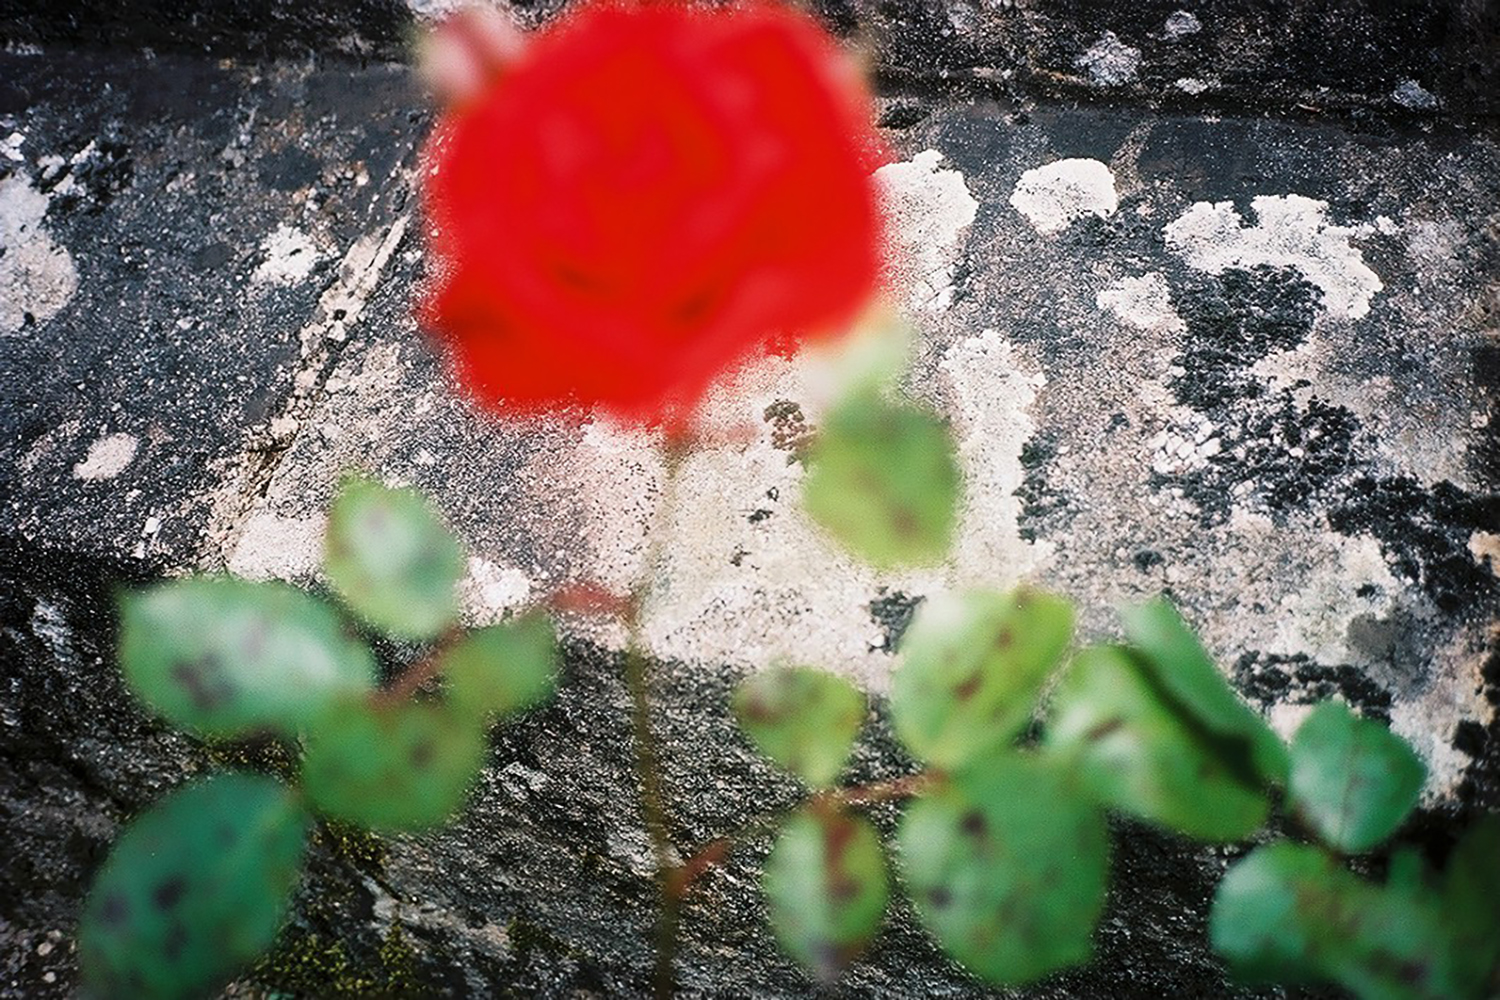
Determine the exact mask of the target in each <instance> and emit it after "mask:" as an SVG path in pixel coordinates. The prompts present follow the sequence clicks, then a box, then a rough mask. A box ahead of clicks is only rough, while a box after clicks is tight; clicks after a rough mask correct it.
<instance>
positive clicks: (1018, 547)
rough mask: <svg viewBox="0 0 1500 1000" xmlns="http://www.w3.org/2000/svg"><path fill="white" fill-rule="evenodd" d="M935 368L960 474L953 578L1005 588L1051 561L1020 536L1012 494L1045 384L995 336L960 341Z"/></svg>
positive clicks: (1044, 548)
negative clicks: (948, 409)
mask: <svg viewBox="0 0 1500 1000" xmlns="http://www.w3.org/2000/svg"><path fill="white" fill-rule="evenodd" d="M941 367H942V371H943V374H944V376H945V377H946V380H947V382H948V387H949V391H950V393H951V395H952V400H953V412H952V417H953V423H954V428H955V430H956V432H957V436H958V456H959V460H960V463H961V466H962V468H963V473H964V504H963V507H962V508H961V510H960V514H959V525H958V538H957V541H956V542H955V543H954V546H953V559H952V561H953V579H954V580H955V581H956V582H958V583H961V584H963V585H985V586H996V587H1002V588H1003V587H1008V586H1010V585H1012V584H1014V583H1016V582H1017V581H1019V580H1020V579H1022V578H1023V577H1024V576H1026V575H1027V574H1028V573H1030V572H1031V571H1032V570H1033V569H1035V568H1036V567H1037V566H1039V565H1040V564H1041V563H1043V562H1044V561H1045V560H1046V559H1047V558H1048V556H1049V555H1050V554H1051V547H1050V546H1049V545H1047V544H1046V543H1037V544H1033V543H1031V542H1027V541H1026V540H1024V539H1023V538H1022V537H1021V535H1020V530H1019V528H1018V522H1019V520H1020V517H1021V500H1020V498H1019V497H1017V496H1016V495H1015V493H1016V490H1017V489H1019V488H1020V486H1021V482H1022V480H1023V479H1024V478H1025V475H1026V471H1025V469H1024V468H1023V467H1022V465H1021V449H1022V448H1023V447H1024V446H1025V444H1026V442H1027V441H1028V440H1029V439H1030V438H1031V436H1032V435H1033V434H1034V433H1036V422H1035V420H1034V419H1033V417H1032V415H1031V410H1032V407H1033V404H1034V403H1035V402H1036V397H1037V393H1038V392H1040V391H1041V389H1042V387H1043V386H1044V385H1045V384H1046V381H1047V380H1046V378H1045V377H1044V376H1043V375H1042V373H1041V367H1040V366H1039V365H1038V364H1036V363H1035V361H1034V360H1033V359H1031V358H1029V357H1027V356H1026V355H1024V354H1023V353H1022V352H1021V351H1020V350H1018V349H1017V348H1015V347H1014V346H1013V345H1012V344H1011V343H1010V342H1009V341H1008V340H1006V339H1005V338H1004V337H1002V336H1001V335H1000V334H999V333H998V332H997V331H995V330H986V331H984V332H983V333H981V334H979V335H978V336H975V337H969V338H967V339H965V340H962V341H960V342H959V343H958V344H956V345H955V346H954V347H952V348H951V349H950V350H949V351H948V353H947V355H946V356H945V357H944V358H943V361H942V366H941Z"/></svg>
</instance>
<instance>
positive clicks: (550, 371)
mask: <svg viewBox="0 0 1500 1000" xmlns="http://www.w3.org/2000/svg"><path fill="white" fill-rule="evenodd" d="M455 37H457V43H456V44H457V45H458V46H459V48H462V47H463V46H464V45H467V46H469V48H470V49H472V50H474V52H479V53H480V54H479V55H478V56H474V55H473V52H471V53H470V55H471V56H473V58H471V59H470V60H469V62H468V63H467V64H464V63H460V64H459V65H460V67H461V68H462V69H463V70H464V71H463V72H454V73H450V78H458V79H462V80H465V81H468V82H467V84H466V85H465V86H464V87H461V88H459V89H461V90H465V91H466V96H465V97H464V99H462V100H459V101H458V102H457V103H455V105H454V106H453V107H452V108H451V109H450V110H449V111H448V112H447V113H446V114H445V116H444V118H443V119H442V121H441V122H440V123H439V125H438V127H437V129H436V131H435V132H434V135H433V138H432V139H431V141H430V143H429V146H428V148H427V151H426V166H427V168H428V169H427V187H426V209H427V213H428V223H429V233H430V241H429V250H430V256H431V260H432V262H433V265H434V266H433V268H432V278H431V281H430V284H429V287H428V288H427V291H426V294H425V298H424V301H423V303H422V306H421V318H422V320H423V322H424V325H426V326H427V327H428V328H429V329H430V330H431V331H432V332H433V333H434V334H435V335H436V336H437V337H438V338H439V339H440V340H441V341H442V342H444V343H445V344H446V345H447V347H448V349H449V352H450V354H451V356H452V358H453V360H454V361H455V362H456V364H457V368H458V370H459V373H460V375H461V377H462V379H463V381H464V383H465V385H466V387H467V388H468V389H469V391H470V392H471V393H473V394H474V395H475V396H476V397H477V398H479V399H480V400H482V401H485V402H486V403H489V404H491V405H492V406H493V407H494V408H496V409H499V410H501V411H504V412H512V413H516V412H519V413H525V412H530V411H536V410H542V409H552V408H556V407H565V406H569V405H575V404H578V405H584V406H599V407H603V408H605V409H608V410H610V411H612V412H614V413H615V414H616V415H618V416H621V417H625V418H628V419H636V420H644V421H651V422H663V423H673V422H675V421H679V420H682V419H685V418H686V416H688V415H689V414H690V413H691V411H692V408H693V405H694V404H695V403H696V402H697V400H698V399H699V398H700V397H701V396H702V394H703V392H704V390H705V389H706V388H707V387H708V385H709V384H710V382H711V381H712V380H713V379H714V378H715V377H716V376H718V375H720V374H721V373H724V372H726V371H728V370H730V369H732V368H734V367H735V366H736V365H738V364H739V363H741V362H743V361H744V360H745V359H746V358H747V357H749V356H751V355H753V354H754V353H756V352H757V351H761V350H764V349H766V348H767V347H774V348H776V349H781V350H785V349H790V348H793V347H795V346H796V345H797V344H798V343H800V342H801V341H802V340H804V339H806V338H810V337H819V336H827V335H831V334H836V333H838V332H840V331H841V330H843V329H845V328H847V326H848V325H849V324H850V323H852V321H853V320H854V318H855V317H856V315H857V314H858V313H859V312H860V310H861V308H862V306H864V305H865V303H866V302H867V300H868V298H869V297H870V295H871V293H872V292H873V291H874V288H875V285H876V282H877V279H878V276H879V273H880V270H881V260H880V246H881V235H882V234H881V218H880V211H879V205H878V201H877V196H876V192H875V187H874V181H873V178H872V176H871V175H872V172H873V171H874V169H875V167H876V166H878V165H879V163H880V162H881V158H882V155H883V147H882V145H881V143H880V141H879V139H878V137H877V135H876V134H875V131H874V128H873V126H872V124H871V113H870V101H869V95H868V93H867V92H866V90H865V88H864V85H863V82H862V80H861V78H860V76H859V74H858V73H857V72H856V71H855V70H854V68H853V66H852V63H851V62H850V60H848V59H847V57H846V56H845V55H844V53H842V52H841V51H840V50H839V48H838V46H837V44H836V43H835V42H834V41H833V40H832V39H831V38H829V37H828V35H827V34H826V33H825V32H824V31H823V30H822V28H820V27H819V26H818V24H817V23H816V22H815V21H813V20H812V19H810V18H809V17H807V16H805V15H803V14H801V13H798V12H796V11H793V10H791V9H789V8H786V7H782V6H773V5H770V4H765V3H757V4H752V5H748V6H740V7H734V8H719V9H709V8H696V7H688V6H679V5H677V4H675V3H659V4H648V5H643V6H623V5H613V4H609V3H598V2H587V3H585V5H584V6H581V7H578V8H575V9H574V10H573V11H571V12H570V13H567V14H565V15H564V16H563V17H562V18H560V19H559V20H557V21H554V22H553V23H551V24H550V25H549V26H547V27H546V28H544V29H542V30H541V31H539V32H538V33H536V34H535V35H533V36H531V37H530V38H529V39H528V40H527V42H526V44H525V45H519V44H512V42H514V41H516V40H515V39H512V40H510V41H507V40H506V39H504V38H503V37H500V38H499V39H498V40H497V39H496V38H495V37H494V36H493V33H492V34H491V35H490V36H485V35H484V33H482V32H474V31H472V30H471V31H469V37H467V38H465V37H463V33H462V32H460V34H459V35H458V36H455ZM450 41H452V39H450ZM485 49H488V51H490V52H492V53H495V52H503V58H500V57H492V59H491V61H492V62H493V63H495V65H493V66H491V67H490V69H491V70H492V72H491V73H490V74H489V75H488V76H487V77H485V76H484V74H482V73H481V74H478V75H476V70H475V66H476V65H477V64H479V63H482V62H483V61H484V58H485V57H484V55H483V51H484V50H485ZM481 68H482V67H481ZM476 81H477V82H476Z"/></svg>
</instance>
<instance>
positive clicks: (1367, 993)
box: [1209, 842, 1478, 1000]
mask: <svg viewBox="0 0 1500 1000" xmlns="http://www.w3.org/2000/svg"><path fill="white" fill-rule="evenodd" d="M1209 936H1210V939H1211V940H1212V942H1213V945H1214V949H1215V950H1216V951H1218V952H1219V954H1220V955H1222V956H1224V958H1225V959H1227V960H1228V962H1229V964H1230V967H1231V968H1232V969H1233V970H1234V971H1235V973H1236V974H1237V975H1238V976H1239V977H1240V978H1242V979H1245V980H1248V981H1253V982H1277V983H1298V982H1312V981H1318V980H1322V981H1328V982H1334V983H1338V984H1340V985H1342V986H1344V987H1345V988H1347V989H1349V990H1350V991H1351V992H1353V993H1354V994H1355V995H1356V996H1360V997H1372V998H1389V1000H1429V998H1430V1000H1440V998H1442V1000H1449V998H1451V1000H1460V998H1464V997H1476V996H1477V995H1478V993H1477V991H1476V989H1475V988H1474V987H1475V984H1474V983H1473V981H1472V979H1471V978H1470V977H1469V974H1468V973H1467V972H1466V970H1465V969H1464V960H1463V956H1462V955H1461V954H1460V952H1459V950H1458V942H1457V941H1456V939H1455V938H1454V935H1453V934H1452V932H1451V930H1450V928H1449V926H1448V924H1447V921H1446V920H1445V918H1444V915H1443V912H1442V906H1441V900H1440V898H1439V897H1437V896H1435V895H1433V894H1431V893H1413V892H1411V891H1410V889H1409V887H1407V886H1405V885H1402V884H1397V883H1392V884H1390V885H1386V886H1378V885H1375V884H1373V883H1370V882H1366V881H1364V880H1363V879H1360V878H1358V877H1357V876H1355V875H1353V874H1352V873H1350V872H1349V871H1347V870H1345V869H1344V868H1342V867H1340V866H1339V865H1338V863H1337V862H1335V861H1334V860H1333V859H1332V858H1330V857H1329V856H1327V855H1326V854H1324V853H1323V852H1321V851H1319V850H1318V849H1316V848H1313V847H1308V846H1304V845H1301V844H1293V843H1287V842H1282V843H1277V844H1272V845H1270V846H1267V847H1261V848H1258V849H1256V850H1255V851H1253V852H1251V853H1250V854H1249V855H1248V856H1247V857H1245V858H1244V859H1242V860H1241V861H1239V862H1238V863H1236V864H1235V865H1234V866H1233V867H1232V868H1230V870H1229V872H1228V874H1227V875H1225V877H1224V881H1223V882H1221V883H1220V884H1219V888H1218V891H1217V892H1216V893H1215V896H1214V903H1213V909H1212V911H1211V912H1210V914H1209Z"/></svg>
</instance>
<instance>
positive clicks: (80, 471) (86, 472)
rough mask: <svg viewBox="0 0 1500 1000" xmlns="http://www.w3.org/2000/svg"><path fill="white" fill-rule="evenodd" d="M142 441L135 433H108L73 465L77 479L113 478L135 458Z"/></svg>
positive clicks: (95, 442) (90, 446)
mask: <svg viewBox="0 0 1500 1000" xmlns="http://www.w3.org/2000/svg"><path fill="white" fill-rule="evenodd" d="M140 446H141V442H140V439H139V438H137V437H136V436H135V435H134V434H123V433H120V434H106V435H105V436H103V437H101V438H98V439H96V440H95V441H94V442H93V443H92V444H90V445H89V450H88V454H86V455H85V456H84V457H83V460H82V461H80V462H78V463H77V464H76V465H74V466H73V476H74V478H76V479H84V480H89V481H95V480H100V479H113V478H115V477H116V476H118V475H119V474H120V473H122V472H124V471H125V467H126V466H127V465H129V464H130V463H131V462H132V461H133V460H134V459H135V453H136V451H137V450H139V449H140Z"/></svg>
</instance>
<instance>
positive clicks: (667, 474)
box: [625, 437, 686, 997]
mask: <svg viewBox="0 0 1500 1000" xmlns="http://www.w3.org/2000/svg"><path fill="white" fill-rule="evenodd" d="M685 454H686V447H685V445H684V442H683V441H682V440H681V439H680V438H676V437H670V438H668V440H667V444H666V460H665V463H664V468H663V470H662V488H661V499H660V500H659V501H658V502H657V508H656V516H655V523H654V524H653V525H652V528H651V533H650V536H649V539H648V541H647V547H646V558H645V560H644V562H643V565H642V572H641V579H640V581H639V582H638V583H637V584H636V586H635V588H634V590H633V591H632V592H631V595H630V601H629V603H628V604H627V605H626V608H625V625H626V629H627V640H626V648H625V685H626V687H627V688H629V690H630V704H631V713H630V719H631V725H632V728H633V730H634V736H635V748H636V751H635V752H636V771H637V775H638V778H639V780H640V784H641V812H642V814H643V815H644V818H645V821H646V833H647V834H648V835H649V836H650V838H651V852H652V854H653V855H654V856H655V860H656V886H657V893H658V895H659V896H660V906H661V912H660V914H659V916H658V918H657V926H656V969H655V973H654V977H653V988H654V991H655V993H656V995H657V996H658V997H670V996H671V995H672V989H673V969H672V966H673V961H674V958H675V956H676V951H677V922H678V914H679V906H678V903H679V901H680V898H681V896H680V894H679V893H678V892H676V891H675V888H674V887H675V884H676V881H677V878H678V876H677V868H676V866H675V865H674V864H673V862H672V841H671V837H670V834H669V832H668V820H667V810H666V797H665V795H664V794H663V793H662V781H661V765H660V762H659V761H658V758H657V755H656V741H655V738H654V737H653V736H652V733H651V700H650V693H649V690H648V687H647V683H646V653H645V648H644V646H645V643H644V641H643V639H642V637H641V607H642V605H643V604H644V603H645V599H646V595H647V593H648V592H649V590H650V587H651V583H652V581H653V580H655V578H656V570H657V565H658V563H659V562H660V560H661V554H662V549H663V546H664V544H665V540H666V534H667V527H668V522H669V518H670V517H671V514H672V505H673V500H674V498H675V494H676V490H677V474H678V471H679V470H680V469H681V467H682V460H683V458H684V456H685Z"/></svg>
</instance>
